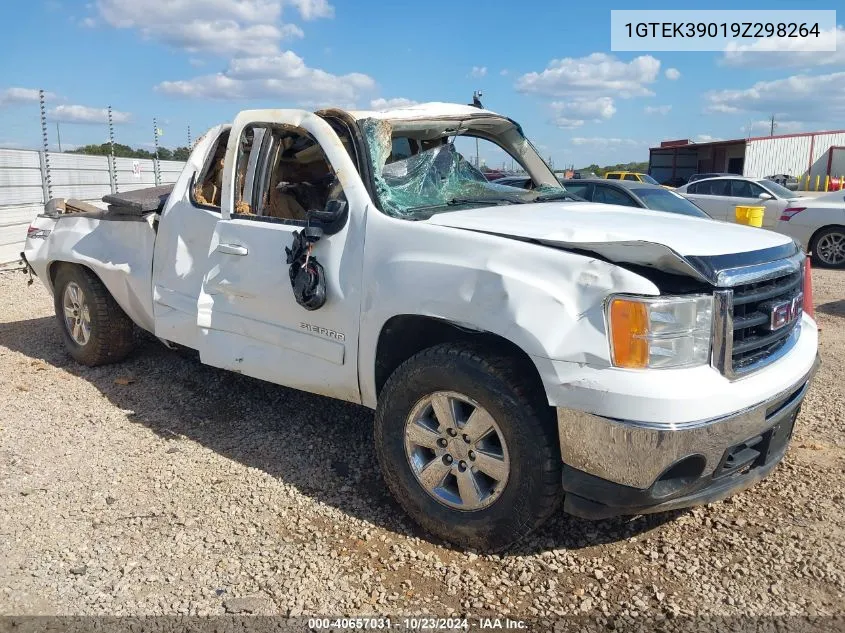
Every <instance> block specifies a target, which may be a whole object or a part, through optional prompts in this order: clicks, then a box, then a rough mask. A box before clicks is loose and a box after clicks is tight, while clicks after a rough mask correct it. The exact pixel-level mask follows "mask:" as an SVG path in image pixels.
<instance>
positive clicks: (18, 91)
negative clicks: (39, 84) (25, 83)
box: [0, 87, 56, 106]
mask: <svg viewBox="0 0 845 633" xmlns="http://www.w3.org/2000/svg"><path fill="white" fill-rule="evenodd" d="M44 96H45V97H46V98H47V99H52V98H53V97H55V96H56V95H55V94H53V93H52V92H45V93H44ZM15 103H38V89H37V88H17V87H12V88H6V89H5V90H3V91H2V92H0V106H4V105H11V104H15Z"/></svg>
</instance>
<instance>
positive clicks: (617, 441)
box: [557, 359, 818, 519]
mask: <svg viewBox="0 0 845 633" xmlns="http://www.w3.org/2000/svg"><path fill="white" fill-rule="evenodd" d="M817 367H818V359H816V362H815V363H814V364H813V367H812V369H811V370H810V371H809V372H808V373H807V374H806V375H804V376H803V377H802V378H801V380H799V381H798V382H796V383H794V384H793V385H791V386H790V387H789V388H788V389H785V390H783V391H782V392H780V393H779V394H778V395H776V396H774V397H772V398H769V399H767V400H766V401H764V402H762V403H760V404H758V405H755V406H753V407H750V408H748V409H745V410H743V411H739V412H736V413H733V414H731V415H728V416H724V417H720V418H716V419H711V420H704V421H699V422H688V423H683V424H674V425H672V424H669V425H667V424H654V423H642V422H633V421H629V420H619V419H611V418H605V417H601V416H597V415H591V414H586V413H581V412H577V411H573V410H570V409H565V408H558V410H557V417H558V430H559V435H560V442H561V456H562V458H563V462H564V469H563V488H564V491H565V492H566V498H565V501H564V509H565V510H566V511H567V512H569V513H570V514H574V515H576V516H581V517H584V518H590V519H600V518H606V517H610V516H617V515H624V514H646V513H650V512H662V511H666V510H673V509H677V508H684V507H689V506H692V505H699V504H703V503H710V502H713V501H718V500H720V499H724V498H725V497H728V496H730V495H732V494H734V493H736V492H738V491H740V490H744V489H746V488H748V487H750V486H752V485H753V484H755V483H756V482H757V481H759V480H761V479H762V478H763V477H765V476H766V475H768V474H769V473H770V472H771V471H772V470H773V469H774V467H775V466H776V465H777V464H778V462H780V460H781V459H782V458H783V456H784V454H785V453H786V449H787V447H788V444H789V440H790V438H791V436H792V429H793V425H794V422H795V419H796V417H797V416H798V411H799V409H800V407H801V403H802V401H803V400H804V396H805V395H806V392H807V390H808V388H809V385H810V381H811V380H812V378H813V375H814V373H815V371H816V369H817Z"/></svg>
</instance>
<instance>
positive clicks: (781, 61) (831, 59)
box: [720, 26, 845, 68]
mask: <svg viewBox="0 0 845 633" xmlns="http://www.w3.org/2000/svg"><path fill="white" fill-rule="evenodd" d="M814 39H815V38H814ZM808 41H814V40H808V39H805V38H801V37H773V38H763V39H760V40H759V41H756V42H754V43H753V44H735V43H734V42H731V43H730V44H729V45H728V47H727V48H726V49H725V52H724V55H723V56H722V58H721V59H720V63H721V64H723V65H725V66H736V67H744V68H809V67H812V66H834V65H835V66H845V28H843V27H841V26H838V27H836V29H835V30H834V29H829V30H827V31H822V32H821V33H820V34H819V38H818V40H815V41H814V45H815V44H822V45H823V46H824V47H826V48H831V49H833V48H834V47H835V50H829V51H808V50H806V47H807V43H808ZM820 48H821V47H820Z"/></svg>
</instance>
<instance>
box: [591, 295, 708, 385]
mask: <svg viewBox="0 0 845 633" xmlns="http://www.w3.org/2000/svg"><path fill="white" fill-rule="evenodd" d="M712 321H713V296H712V295H690V296H686V297H633V296H627V295H617V296H613V297H611V298H610V300H609V301H608V305H607V325H608V339H609V341H610V358H611V361H612V363H613V365H614V366H616V367H625V368H627V369H646V368H668V367H688V366H691V365H704V364H707V363H708V362H710V331H711V324H712Z"/></svg>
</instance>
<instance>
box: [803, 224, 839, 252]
mask: <svg viewBox="0 0 845 633" xmlns="http://www.w3.org/2000/svg"><path fill="white" fill-rule="evenodd" d="M827 229H842V230H843V231H845V226H843V225H842V224H826V225H825V226H823V227H821V228H818V229H816V230H815V231H814V232H813V235H812V236H810V240H809V241H808V242H807V250H809V251H812V249H813V242H815V240H816V238H817V237H818V235H819V233H821V232H822V231H826V230H827Z"/></svg>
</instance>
